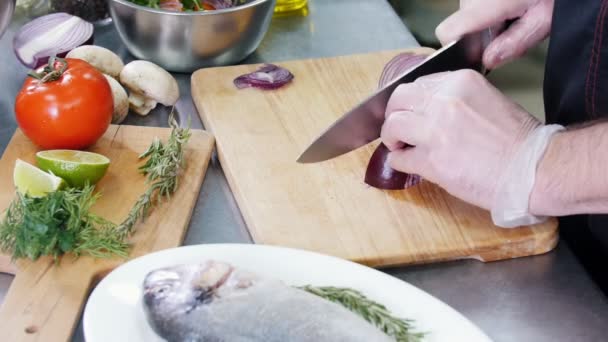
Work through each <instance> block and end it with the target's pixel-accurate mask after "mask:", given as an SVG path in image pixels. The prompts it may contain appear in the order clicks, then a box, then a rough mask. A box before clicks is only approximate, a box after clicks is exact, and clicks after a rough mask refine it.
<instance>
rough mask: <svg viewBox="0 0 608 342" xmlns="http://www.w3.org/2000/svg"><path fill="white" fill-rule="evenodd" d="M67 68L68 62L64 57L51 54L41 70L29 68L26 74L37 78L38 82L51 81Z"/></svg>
mask: <svg viewBox="0 0 608 342" xmlns="http://www.w3.org/2000/svg"><path fill="white" fill-rule="evenodd" d="M67 68H68V62H67V61H66V60H65V59H63V58H59V57H57V56H53V57H51V58H49V62H48V64H47V65H45V66H44V69H42V71H41V72H36V71H35V70H30V72H29V73H28V75H29V76H31V77H33V78H35V79H37V80H39V81H40V82H39V83H46V82H52V81H56V80H58V79H59V78H60V77H61V75H63V72H64V71H65V69H67Z"/></svg>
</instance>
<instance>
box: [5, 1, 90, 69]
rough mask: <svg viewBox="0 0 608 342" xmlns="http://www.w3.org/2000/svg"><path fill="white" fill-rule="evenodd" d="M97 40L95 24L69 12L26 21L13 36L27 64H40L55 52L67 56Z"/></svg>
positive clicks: (17, 48)
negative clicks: (94, 31)
mask: <svg viewBox="0 0 608 342" xmlns="http://www.w3.org/2000/svg"><path fill="white" fill-rule="evenodd" d="M92 43H93V24H91V23H89V22H87V21H84V20H82V19H80V18H79V17H76V16H73V15H70V14H67V13H53V14H48V15H45V16H42V17H38V18H36V19H34V20H32V21H30V22H29V23H27V24H25V25H24V26H23V27H22V28H21V29H20V30H19V32H17V34H16V35H15V38H14V39H13V49H14V51H15V54H16V55H17V58H18V59H19V61H20V62H21V63H23V65H25V66H27V67H30V68H38V67H40V66H42V65H44V64H46V63H47V62H48V60H49V57H51V56H57V57H65V55H66V54H67V53H68V52H70V51H71V50H72V49H74V48H76V47H78V46H80V45H85V44H92Z"/></svg>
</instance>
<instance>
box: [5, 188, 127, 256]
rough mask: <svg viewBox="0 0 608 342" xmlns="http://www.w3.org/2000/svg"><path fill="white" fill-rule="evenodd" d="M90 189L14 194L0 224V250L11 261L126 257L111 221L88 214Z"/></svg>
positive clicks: (93, 198) (91, 194)
mask: <svg viewBox="0 0 608 342" xmlns="http://www.w3.org/2000/svg"><path fill="white" fill-rule="evenodd" d="M93 189H94V188H93V186H90V185H86V186H85V187H84V188H83V189H68V190H59V191H56V192H52V193H49V194H48V195H47V196H45V197H42V198H33V197H30V196H28V195H23V194H20V193H17V197H16V198H15V199H14V200H13V202H12V203H11V204H10V206H9V208H8V209H7V211H6V213H5V216H4V218H3V219H2V221H1V222H0V249H1V250H2V251H4V252H6V253H10V254H12V257H13V259H19V258H30V259H32V260H36V259H38V258H39V257H41V256H45V255H51V256H53V257H54V258H55V259H56V260H57V258H58V257H59V256H60V255H62V254H64V253H67V252H72V253H74V255H76V256H79V255H81V254H88V255H91V256H94V257H109V256H113V255H116V256H121V257H126V256H127V248H128V245H127V244H126V243H124V242H123V240H122V239H121V238H120V237H119V236H118V235H117V234H116V230H115V226H114V224H112V223H111V222H109V221H107V220H105V219H103V218H101V217H99V216H97V215H94V214H93V213H91V212H90V208H91V206H92V205H93V204H94V203H95V201H96V200H97V198H98V197H99V194H96V195H94V194H93Z"/></svg>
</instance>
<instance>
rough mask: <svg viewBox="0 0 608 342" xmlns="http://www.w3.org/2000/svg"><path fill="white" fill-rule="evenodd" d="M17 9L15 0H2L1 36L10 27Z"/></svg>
mask: <svg viewBox="0 0 608 342" xmlns="http://www.w3.org/2000/svg"><path fill="white" fill-rule="evenodd" d="M14 11H15V0H0V38H2V35H3V34H4V31H5V30H6V28H7V27H8V24H10V22H11V18H12V17H13V12H14Z"/></svg>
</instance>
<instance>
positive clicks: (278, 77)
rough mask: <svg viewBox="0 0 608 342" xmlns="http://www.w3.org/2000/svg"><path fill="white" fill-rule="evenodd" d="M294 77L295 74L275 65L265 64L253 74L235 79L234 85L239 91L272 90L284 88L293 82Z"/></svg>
mask: <svg viewBox="0 0 608 342" xmlns="http://www.w3.org/2000/svg"><path fill="white" fill-rule="evenodd" d="M293 77H294V76H293V74H292V73H291V72H289V70H287V69H285V68H281V67H280V66H277V65H274V64H264V65H263V66H262V67H261V68H259V69H258V70H256V71H254V72H252V73H249V74H245V75H241V76H239V77H237V78H235V79H234V85H235V86H236V87H237V88H239V89H243V88H248V87H255V88H260V89H265V90H270V89H277V88H280V87H282V86H284V85H285V84H287V83H289V82H291V80H293Z"/></svg>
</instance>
